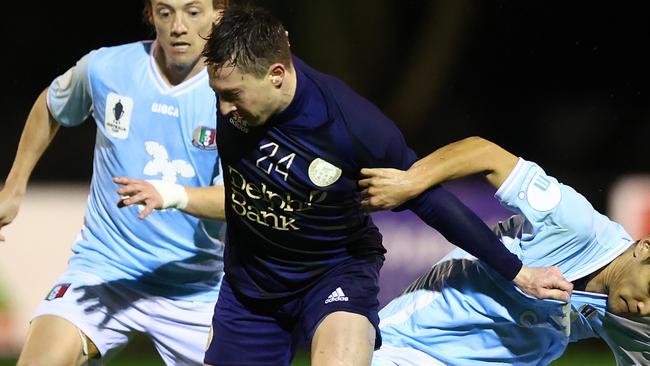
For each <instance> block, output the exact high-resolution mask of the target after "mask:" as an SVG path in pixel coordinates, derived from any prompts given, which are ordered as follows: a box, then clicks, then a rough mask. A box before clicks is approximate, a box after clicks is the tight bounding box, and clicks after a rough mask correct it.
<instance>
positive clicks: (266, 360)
mask: <svg viewBox="0 0 650 366" xmlns="http://www.w3.org/2000/svg"><path fill="white" fill-rule="evenodd" d="M263 308H264V306H263V305H262V304H261V301H260V302H257V304H256V303H249V302H248V301H246V300H245V299H242V298H240V297H238V296H236V295H235V294H234V292H233V291H232V289H231V288H230V285H229V284H228V281H227V280H224V281H223V283H222V285H221V289H220V290H219V299H218V300H217V304H216V306H215V309H214V315H213V317H212V339H211V341H210V345H209V346H208V349H207V351H206V353H205V360H204V362H205V364H207V365H214V366H231V365H232V366H235V365H236V366H259V365H265V366H287V365H289V363H290V361H291V356H292V349H291V330H290V329H289V327H287V326H285V325H284V324H282V322H281V321H280V320H278V317H277V316H276V313H275V312H274V310H273V309H274V308H273V306H269V309H267V310H265V309H263Z"/></svg>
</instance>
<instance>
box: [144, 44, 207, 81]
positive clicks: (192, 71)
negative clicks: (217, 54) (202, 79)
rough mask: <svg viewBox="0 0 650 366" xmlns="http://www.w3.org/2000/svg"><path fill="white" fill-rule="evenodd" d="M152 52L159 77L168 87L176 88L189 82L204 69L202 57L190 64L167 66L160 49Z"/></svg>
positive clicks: (157, 48)
mask: <svg viewBox="0 0 650 366" xmlns="http://www.w3.org/2000/svg"><path fill="white" fill-rule="evenodd" d="M153 52H154V54H153V56H154V59H155V60H156V66H158V70H159V71H160V75H161V76H162V77H163V79H164V80H165V81H166V82H167V84H168V85H169V86H176V85H178V84H180V83H182V82H184V81H186V80H189V79H191V78H192V77H193V76H194V75H196V74H198V73H199V72H201V71H202V70H203V69H204V68H205V58H203V57H200V58H198V59H196V60H195V61H194V62H193V63H191V64H183V65H173V64H168V62H167V59H166V58H165V53H164V52H163V51H162V49H160V47H156V48H155V49H154V51H153Z"/></svg>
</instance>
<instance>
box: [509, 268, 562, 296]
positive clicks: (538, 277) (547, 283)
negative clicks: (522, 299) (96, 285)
mask: <svg viewBox="0 0 650 366" xmlns="http://www.w3.org/2000/svg"><path fill="white" fill-rule="evenodd" d="M513 282H514V283H515V284H516V285H517V287H519V288H520V289H521V290H522V291H523V292H525V293H526V294H528V295H531V296H535V297H537V298H540V299H553V300H560V301H564V302H568V301H569V297H570V296H571V291H573V284H572V283H571V282H569V281H567V280H565V279H564V277H563V276H562V272H560V269H559V268H558V267H535V268H533V267H526V266H523V267H521V270H520V271H519V273H518V274H517V276H516V277H515V278H514V280H513Z"/></svg>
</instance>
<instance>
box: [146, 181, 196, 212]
mask: <svg viewBox="0 0 650 366" xmlns="http://www.w3.org/2000/svg"><path fill="white" fill-rule="evenodd" d="M147 182H149V183H151V185H152V186H153V187H154V188H155V189H156V191H158V193H160V196H161V197H162V199H163V206H162V207H161V208H177V209H179V210H182V209H184V208H185V207H187V203H188V201H189V197H188V196H187V192H186V191H185V187H183V186H182V185H180V184H176V183H169V182H165V181H162V180H157V179H149V180H147Z"/></svg>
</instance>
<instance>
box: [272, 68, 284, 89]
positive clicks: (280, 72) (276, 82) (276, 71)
mask: <svg viewBox="0 0 650 366" xmlns="http://www.w3.org/2000/svg"><path fill="white" fill-rule="evenodd" d="M285 75H286V70H285V68H284V65H282V64H281V63H275V64H273V65H271V66H269V79H270V80H271V84H273V86H275V87H276V88H279V87H281V86H282V82H283V81H284V76H285Z"/></svg>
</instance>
